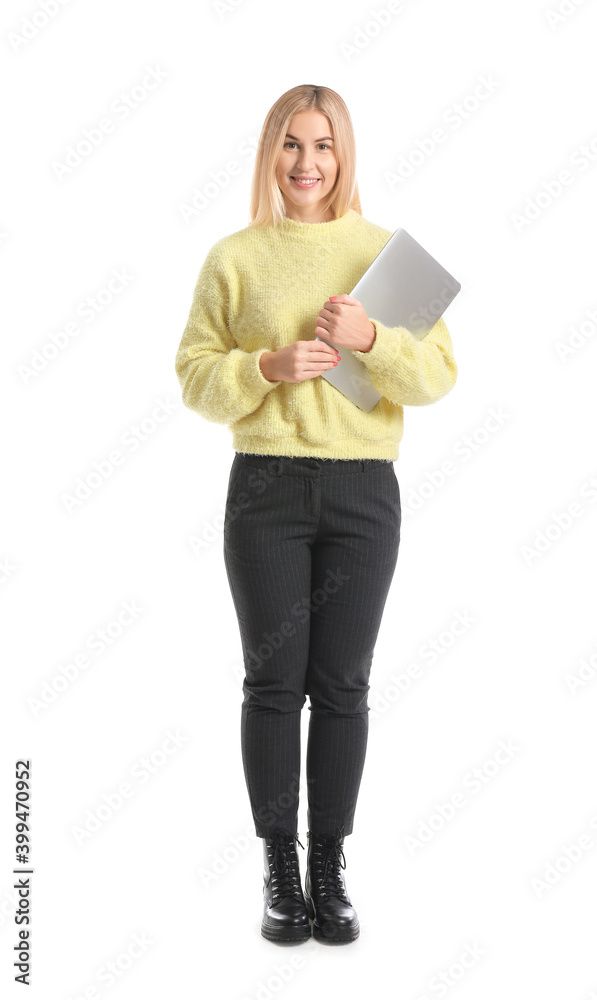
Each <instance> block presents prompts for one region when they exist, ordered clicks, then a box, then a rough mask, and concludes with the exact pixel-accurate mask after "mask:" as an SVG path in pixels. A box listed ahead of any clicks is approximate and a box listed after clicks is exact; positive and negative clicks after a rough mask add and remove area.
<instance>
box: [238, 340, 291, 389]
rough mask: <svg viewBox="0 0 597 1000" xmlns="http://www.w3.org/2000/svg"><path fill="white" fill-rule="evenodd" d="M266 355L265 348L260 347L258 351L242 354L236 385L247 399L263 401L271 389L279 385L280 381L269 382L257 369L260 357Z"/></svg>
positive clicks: (258, 368)
mask: <svg viewBox="0 0 597 1000" xmlns="http://www.w3.org/2000/svg"><path fill="white" fill-rule="evenodd" d="M267 353H268V349H267V347H260V348H259V350H257V351H251V352H250V353H246V352H243V354H244V356H243V358H242V361H241V362H240V363H239V365H238V367H237V369H236V377H237V379H238V384H239V385H240V387H241V389H242V391H243V392H244V394H245V396H248V397H249V399H264V398H265V396H267V394H268V392H269V391H270V390H271V389H275V388H276V386H277V385H280V381H281V380H280V381H277V382H269V381H268V379H266V377H265V375H264V374H263V372H262V371H261V368H260V367H259V359H260V357H261V355H262V354H267Z"/></svg>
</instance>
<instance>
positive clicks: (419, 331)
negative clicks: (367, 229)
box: [315, 229, 461, 413]
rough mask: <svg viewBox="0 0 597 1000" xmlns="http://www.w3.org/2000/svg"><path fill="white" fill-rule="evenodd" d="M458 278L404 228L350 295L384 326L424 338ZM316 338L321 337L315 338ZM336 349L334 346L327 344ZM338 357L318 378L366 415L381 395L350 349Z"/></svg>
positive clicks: (455, 289)
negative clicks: (407, 331)
mask: <svg viewBox="0 0 597 1000" xmlns="http://www.w3.org/2000/svg"><path fill="white" fill-rule="evenodd" d="M460 288H461V285H460V282H459V281H457V280H456V278H454V277H453V275H451V274H450V273H449V271H446V269H445V268H444V267H442V265H441V264H439V263H438V262H437V261H436V260H435V258H434V257H432V256H431V254H430V253H428V252H427V250H425V249H424V248H423V247H422V246H421V245H420V243H417V241H416V240H414V239H413V237H412V236H410V235H409V233H407V232H406V230H405V229H397V230H396V231H395V232H394V233H393V234H392V236H391V237H390V239H389V240H388V242H387V243H386V244H385V245H384V246H383V247H382V249H381V250H380V252H379V253H378V254H377V257H375V259H374V260H373V261H372V263H371V264H370V265H369V267H368V268H367V270H366V271H365V273H364V274H363V276H362V277H361V278H360V280H359V281H358V282H357V283H356V285H355V286H354V288H353V290H352V292H350V295H351V296H353V297H354V298H355V299H358V300H359V302H361V303H362V305H363V308H364V310H365V312H366V313H367V315H368V316H370V317H371V318H372V319H377V320H379V321H380V323H383V324H384V326H389V327H394V326H404V327H406V329H407V330H409V331H410V333H412V335H413V336H414V337H416V338H417V339H419V340H422V339H423V337H425V336H426V335H427V334H428V333H429V331H430V330H431V329H432V328H433V327H434V326H435V324H436V323H437V321H438V319H439V318H440V316H441V315H442V314H443V313H444V312H445V310H446V309H447V307H448V306H449V305H450V303H451V302H452V300H453V299H454V298H455V297H456V295H457V294H458V292H459V291H460ZM315 340H323V341H325V343H329V341H326V340H325V337H320V336H316V337H315ZM331 346H332V347H334V346H335V345H334V344H331ZM340 353H341V354H342V360H341V361H339V362H338V364H337V365H336V367H335V368H331V369H329V370H328V371H325V372H323V374H322V375H321V378H325V379H327V381H328V382H329V383H330V384H331V385H333V386H335V388H336V389H339V390H340V392H342V393H343V394H344V395H345V396H347V397H348V398H349V399H350V400H352V402H353V403H355V404H356V405H357V406H358V407H360V409H361V410H364V411H365V413H369V412H370V411H371V410H372V409H373V407H374V406H375V405H376V403H377V402H378V401H379V400H380V399H381V396H382V394H381V393H380V392H379V391H378V390H377V389H376V388H375V386H374V385H373V383H372V382H371V379H370V378H369V374H368V372H367V368H366V365H365V364H364V362H363V361H361V359H360V358H357V357H355V355H354V354H353V353H352V351H350V350H344V351H342V349H341V348H340Z"/></svg>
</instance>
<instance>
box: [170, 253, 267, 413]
mask: <svg viewBox="0 0 597 1000" xmlns="http://www.w3.org/2000/svg"><path fill="white" fill-rule="evenodd" d="M229 305H230V285H229V280H228V278H227V275H226V270H225V267H224V264H223V261H222V258H221V254H220V252H219V250H218V248H217V244H216V246H215V247H212V248H211V250H210V251H209V252H208V254H207V256H206V258H205V260H204V262H203V265H202V267H201V270H200V272H199V277H198V278H197V282H196V285H195V291H194V293H193V301H192V304H191V311H190V314H189V318H188V321H187V325H186V327H185V330H184V333H183V335H182V340H181V341H180V346H179V348H178V351H177V353H176V361H175V370H176V374H177V376H178V381H179V382H180V386H181V389H182V401H183V403H184V405H185V406H188V408H189V409H190V410H194V412H195V413H198V414H199V415H200V416H202V417H205V419H206V420H211V421H213V422H214V423H221V424H232V423H234V422H235V421H237V420H241V419H242V418H243V417H246V416H248V414H249V413H253V411H254V410H256V409H257V408H258V407H259V406H260V405H261V403H262V402H263V400H264V399H265V397H266V395H267V394H268V393H269V392H270V391H271V390H272V389H274V388H275V387H276V386H277V385H279V384H280V383H279V382H269V381H268V380H267V379H266V378H265V376H264V374H263V372H262V371H261V369H260V367H259V359H260V358H261V355H262V354H266V353H267V348H265V347H261V348H259V349H258V350H256V351H251V352H247V351H241V350H240V349H239V348H238V347H237V345H236V341H235V340H234V337H233V336H232V334H231V332H230V329H229V325H228V316H229Z"/></svg>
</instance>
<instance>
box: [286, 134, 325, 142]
mask: <svg viewBox="0 0 597 1000" xmlns="http://www.w3.org/2000/svg"><path fill="white" fill-rule="evenodd" d="M286 138H287V139H294V140H295V142H300V139H297V137H296V136H295V135H291V134H290V132H287V133H286ZM324 139H331V141H332V142H333V141H334V140H333V139H332V137H331V135H324V136H322V137H321V139H316V140H315V142H323V140H324Z"/></svg>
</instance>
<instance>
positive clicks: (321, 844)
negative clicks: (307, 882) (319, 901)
mask: <svg viewBox="0 0 597 1000" xmlns="http://www.w3.org/2000/svg"><path fill="white" fill-rule="evenodd" d="M343 829H344V827H342V828H341V830H340V832H339V833H338V834H336V836H335V837H314V838H313V839H314V841H315V842H314V844H313V856H312V863H311V873H312V877H313V879H314V880H315V882H316V883H317V887H318V890H319V894H320V896H321V897H322V898H324V897H326V896H339V897H340V899H342V900H344V901H345V902H348V894H347V892H346V887H345V885H344V880H343V878H342V874H341V871H340V869H341V868H346V858H345V857H344V851H343V850H342V845H341V843H340V840H341V839H342V831H343Z"/></svg>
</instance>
